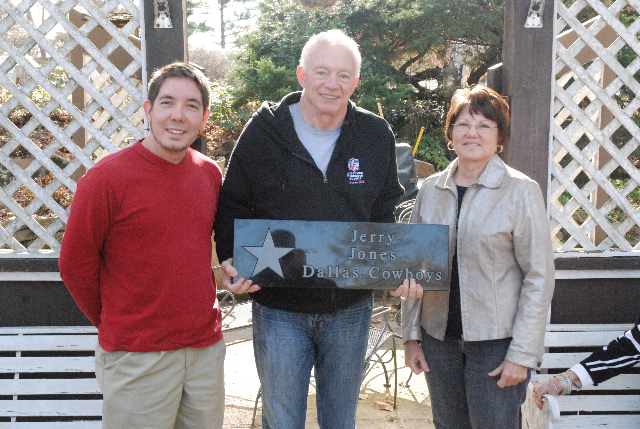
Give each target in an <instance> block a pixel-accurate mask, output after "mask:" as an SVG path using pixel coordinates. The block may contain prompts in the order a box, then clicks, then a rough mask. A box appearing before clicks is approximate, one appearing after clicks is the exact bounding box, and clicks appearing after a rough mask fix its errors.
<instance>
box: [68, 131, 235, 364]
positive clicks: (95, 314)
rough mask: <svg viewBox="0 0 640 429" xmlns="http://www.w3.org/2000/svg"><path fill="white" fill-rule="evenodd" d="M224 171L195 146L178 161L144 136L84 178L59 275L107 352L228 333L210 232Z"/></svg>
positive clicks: (209, 339)
mask: <svg viewBox="0 0 640 429" xmlns="http://www.w3.org/2000/svg"><path fill="white" fill-rule="evenodd" d="M221 183H222V173H221V171H220V168H218V166H217V165H216V163H215V162H213V161H211V160H210V159H209V158H207V157H206V156H204V155H201V154H200V153H198V152H196V151H194V150H192V149H189V151H188V152H187V154H186V156H185V158H184V159H183V160H182V161H181V162H180V163H179V164H172V163H170V162H168V161H165V160H164V159H162V158H160V157H158V156H156V155H154V154H152V153H151V152H149V151H148V150H147V149H146V148H145V147H144V146H142V144H141V143H140V141H138V142H136V143H135V144H134V145H133V146H130V147H128V148H126V149H123V150H121V151H120V152H117V153H115V154H113V155H110V156H107V157H106V158H104V159H103V160H101V161H100V162H98V163H97V164H96V165H95V167H93V168H91V169H90V170H89V171H88V172H87V174H85V175H84V176H83V177H82V179H80V181H79V182H78V189H77V192H76V194H75V196H74V200H73V204H72V206H71V211H70V215H69V221H68V223H67V229H66V232H65V235H64V239H63V241H62V249H61V251H60V261H59V265H60V275H61V277H62V280H63V281H64V284H65V285H66V286H67V288H68V289H69V292H70V293H71V295H72V296H73V299H74V300H75V301H76V303H77V304H78V306H79V307H80V309H81V310H82V312H83V313H84V314H85V315H86V316H87V317H88V318H89V320H90V321H91V323H93V325H95V326H96V327H98V339H99V342H100V346H101V347H102V348H103V349H104V350H107V351H114V350H122V351H130V352H147V351H169V350H176V349H180V348H185V347H207V346H209V345H211V344H214V343H216V342H218V341H220V340H221V339H222V331H221V325H222V324H221V320H220V308H219V306H218V302H217V300H216V289H215V284H214V282H215V280H214V279H213V275H212V271H211V231H212V225H213V220H214V216H215V212H216V208H217V205H218V191H219V188H220V185H221Z"/></svg>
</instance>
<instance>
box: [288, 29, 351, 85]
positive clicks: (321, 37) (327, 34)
mask: <svg viewBox="0 0 640 429" xmlns="http://www.w3.org/2000/svg"><path fill="white" fill-rule="evenodd" d="M323 44H327V45H338V46H343V47H345V48H347V49H348V50H349V51H350V52H351V54H352V55H353V58H354V59H355V60H356V74H357V76H360V65H361V64H362V56H361V55H360V49H359V47H358V44H357V43H356V41H355V40H353V39H352V38H351V37H349V36H347V35H346V34H345V33H344V32H343V31H342V30H329V31H323V32H322V33H318V34H316V35H314V36H312V37H311V38H310V39H309V40H308V41H307V43H305V45H304V48H302V54H301V55H300V67H302V68H303V69H304V65H305V63H306V62H307V61H308V59H309V53H310V52H311V51H312V50H313V48H314V47H316V46H318V45H323Z"/></svg>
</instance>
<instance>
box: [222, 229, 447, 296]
mask: <svg viewBox="0 0 640 429" xmlns="http://www.w3.org/2000/svg"><path fill="white" fill-rule="evenodd" d="M448 253H449V227H448V226H446V225H425V224H394V223H367V222H311V221H296V220H264V219H236V220H235V239H234V249H233V265H234V266H235V268H236V269H237V270H238V277H239V278H240V277H241V278H245V279H252V280H253V282H254V283H256V284H258V285H260V286H261V287H298V288H300V287H302V288H306V287H320V288H336V287H339V288H351V289H394V288H396V287H397V286H399V285H400V284H402V281H403V280H404V279H406V278H409V279H410V278H415V279H416V280H417V281H418V283H420V284H421V285H422V288H423V289H425V290H448V289H449V270H448V264H449V255H448Z"/></svg>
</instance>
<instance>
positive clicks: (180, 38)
mask: <svg viewBox="0 0 640 429" xmlns="http://www.w3.org/2000/svg"><path fill="white" fill-rule="evenodd" d="M144 1H145V5H144V6H145V7H144V38H145V43H146V60H147V82H149V80H150V79H151V75H152V74H153V72H154V71H155V70H157V69H159V68H160V67H163V66H166V65H167V64H171V63H172V62H174V61H184V62H189V50H188V44H187V42H188V33H187V2H186V0H181V1H170V2H168V3H169V15H170V16H171V25H172V26H173V28H156V27H155V25H154V23H155V16H154V7H153V5H154V0H144ZM191 147H192V148H194V149H195V150H197V151H199V152H201V153H205V154H206V153H207V142H206V139H205V138H201V137H198V138H197V139H196V140H195V142H193V144H192V145H191Z"/></svg>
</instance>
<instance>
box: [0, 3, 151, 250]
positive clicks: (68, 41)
mask: <svg viewBox="0 0 640 429" xmlns="http://www.w3.org/2000/svg"><path fill="white" fill-rule="evenodd" d="M138 4H139V3H138V1H131V0H64V1H51V0H22V1H21V0H0V34H2V35H3V37H2V38H0V53H1V54H4V55H3V56H2V57H1V58H3V61H2V60H0V164H1V166H2V167H1V168H0V185H2V186H1V189H0V249H5V250H4V252H25V251H28V252H43V251H54V252H56V251H58V250H59V248H60V241H61V239H62V234H63V231H64V226H65V224H66V221H67V218H68V210H69V206H70V204H71V201H72V199H73V193H74V192H75V190H76V181H77V179H78V178H79V177H80V176H81V175H82V174H83V173H84V171H86V169H89V168H91V167H92V166H93V165H94V164H95V163H96V162H97V161H98V160H99V159H100V158H102V157H103V156H104V155H106V154H109V153H113V152H116V151H118V150H119V149H121V148H123V147H125V146H126V145H127V144H129V143H131V142H132V141H135V140H137V139H138V138H140V137H142V136H143V132H142V129H143V127H144V122H143V121H144V114H143V109H142V103H143V100H144V97H143V89H142V83H141V79H142V54H141V49H140V39H139V37H137V36H136V31H137V30H138V29H139V27H140V22H141V20H140V10H139V7H138ZM72 16H73V17H75V18H72ZM78 17H81V19H80V20H78ZM74 19H75V21H74ZM74 22H75V24H74ZM98 46H100V48H98ZM114 58H116V59H117V60H114ZM116 62H117V64H116ZM74 91H75V92H74Z"/></svg>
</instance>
